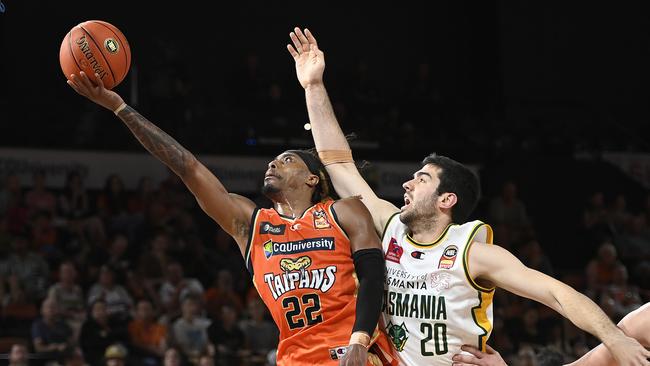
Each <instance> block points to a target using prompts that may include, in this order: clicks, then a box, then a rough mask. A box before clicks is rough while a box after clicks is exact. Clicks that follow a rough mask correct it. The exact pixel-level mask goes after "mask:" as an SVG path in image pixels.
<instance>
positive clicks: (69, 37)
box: [65, 28, 81, 78]
mask: <svg viewBox="0 0 650 366" xmlns="http://www.w3.org/2000/svg"><path fill="white" fill-rule="evenodd" d="M72 30H74V28H73V29H72ZM72 30H71V31H70V32H68V34H67V35H66V37H67V38H68V51H70V56H71V57H72V59H73V60H74V63H75V65H77V68H78V69H79V71H81V65H79V61H77V58H76V57H74V52H72ZM65 77H66V78H68V77H70V75H66V76H65Z"/></svg>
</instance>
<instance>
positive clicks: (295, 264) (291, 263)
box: [280, 255, 311, 272]
mask: <svg viewBox="0 0 650 366" xmlns="http://www.w3.org/2000/svg"><path fill="white" fill-rule="evenodd" d="M309 266H311V258H309V257H308V256H306V255H305V256H302V257H300V258H296V259H291V258H282V259H281V260H280V269H282V270H283V271H284V272H291V271H301V272H303V271H304V270H305V269H307V268H308V267H309Z"/></svg>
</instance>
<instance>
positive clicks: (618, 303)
mask: <svg viewBox="0 0 650 366" xmlns="http://www.w3.org/2000/svg"><path fill="white" fill-rule="evenodd" d="M627 279H628V274H627V268H626V267H625V266H624V265H618V266H616V268H615V269H614V275H613V278H612V284H611V285H609V286H606V287H605V289H604V292H605V293H607V294H608V295H609V296H611V297H612V299H613V300H614V305H613V306H614V309H613V312H614V316H613V319H614V321H619V320H621V319H623V317H624V316H625V315H627V314H628V313H630V312H632V311H633V310H635V309H637V308H638V307H639V306H641V304H642V302H641V296H640V294H639V289H638V287H636V286H634V285H630V284H628V282H627Z"/></svg>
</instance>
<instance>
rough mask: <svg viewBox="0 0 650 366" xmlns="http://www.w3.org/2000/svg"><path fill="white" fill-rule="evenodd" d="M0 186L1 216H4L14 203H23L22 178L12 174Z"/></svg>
mask: <svg viewBox="0 0 650 366" xmlns="http://www.w3.org/2000/svg"><path fill="white" fill-rule="evenodd" d="M2 183H3V184H2V185H1V186H0V216H4V215H5V214H6V213H7V210H8V209H9V207H10V204H11V202H12V201H16V200H18V201H19V202H20V201H22V196H23V190H22V185H21V184H20V177H19V176H18V175H17V174H15V173H11V174H8V175H7V176H5V177H4V179H2Z"/></svg>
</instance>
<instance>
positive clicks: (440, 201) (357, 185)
mask: <svg viewBox="0 0 650 366" xmlns="http://www.w3.org/2000/svg"><path fill="white" fill-rule="evenodd" d="M351 36H352V37H354V35H353V34H351ZM290 38H291V43H292V44H289V45H287V48H288V50H289V53H290V54H291V56H292V57H293V59H294V61H295V67H296V74H297V77H298V81H299V82H300V84H301V86H302V87H303V88H304V89H305V98H306V102H307V110H308V113H309V119H310V122H311V126H312V132H313V137H314V141H315V144H316V148H317V150H318V152H319V155H320V158H321V161H322V162H323V164H324V165H325V166H326V168H327V171H328V173H329V174H330V177H331V179H332V183H333V185H334V188H335V189H336V191H337V193H338V194H339V195H341V196H342V197H352V196H360V197H362V202H363V203H364V204H365V205H366V207H368V209H369V210H370V212H371V213H372V216H373V220H374V224H375V229H376V230H377V232H380V233H381V234H382V235H381V237H382V249H383V250H384V253H385V259H386V262H385V263H386V266H387V280H386V284H385V291H386V295H385V299H384V301H385V302H384V308H383V312H382V326H383V327H385V329H386V331H387V332H388V335H389V337H390V339H391V341H392V344H393V345H394V347H395V350H396V351H397V352H396V355H397V357H398V358H399V361H400V363H401V364H405V365H445V366H447V365H450V364H452V362H453V360H452V357H453V356H454V355H455V354H457V353H459V352H461V346H462V345H464V344H472V345H474V346H475V347H477V348H479V349H485V347H486V341H487V339H488V337H489V336H490V332H491V331H492V324H491V323H492V298H493V295H494V291H495V288H496V287H501V288H503V289H505V290H508V291H510V292H512V293H514V294H517V295H519V296H523V297H527V298H529V299H532V300H535V301H538V302H540V303H543V304H545V305H547V306H549V307H551V308H552V309H554V310H555V311H557V312H558V313H560V314H562V315H563V316H564V317H566V318H568V319H569V320H571V321H572V322H573V323H574V324H575V325H576V326H578V327H579V328H581V329H583V330H585V331H587V332H589V333H591V334H593V335H595V336H596V337H597V338H599V339H600V340H601V341H603V343H604V344H605V346H606V347H607V348H608V349H609V351H610V352H611V353H612V355H613V357H614V359H616V361H617V362H618V363H619V364H620V365H623V366H637V365H650V362H648V361H647V360H646V357H649V356H650V352H649V351H647V350H646V349H644V348H643V347H642V346H641V345H640V344H639V342H638V341H636V340H635V339H633V338H630V337H628V336H626V335H625V334H624V333H623V332H622V331H621V330H620V329H619V328H617V327H616V326H615V325H614V324H613V323H612V322H611V320H610V319H609V318H608V317H607V315H606V314H605V313H604V312H603V311H602V310H601V309H600V308H599V307H598V306H597V305H596V304H594V303H593V301H591V300H590V299H589V298H587V297H586V296H584V295H582V294H580V293H579V292H577V291H575V290H574V289H573V288H571V287H569V286H567V285H566V284H564V283H562V282H560V281H557V280H555V279H553V278H551V277H549V276H547V275H545V274H543V273H540V272H538V271H535V270H533V269H530V268H528V267H526V266H524V265H523V264H522V263H521V262H520V261H519V260H518V259H517V258H516V257H515V256H513V255H512V254H511V253H510V252H508V251H507V250H505V249H503V248H501V247H499V246H497V245H492V244H491V243H492V230H491V229H490V227H489V226H488V225H486V224H484V223H482V222H480V221H471V222H465V221H466V220H467V217H468V216H469V214H470V213H471V211H472V210H473V209H474V207H475V206H476V203H477V201H478V197H479V192H480V182H479V179H478V177H477V176H476V175H475V174H473V173H472V172H471V170H469V168H467V167H465V166H464V165H462V164H460V163H459V162H456V161H454V160H452V159H450V158H447V157H444V156H438V155H435V154H432V155H430V156H428V157H426V158H425V159H424V161H423V163H422V168H421V169H419V170H418V171H417V172H415V173H414V174H413V178H412V179H409V180H408V181H406V182H405V183H404V184H403V185H402V187H403V188H404V205H403V206H402V207H401V208H397V207H395V206H394V205H393V204H392V203H390V202H388V201H385V200H382V199H380V198H378V197H377V195H376V194H375V193H374V192H373V190H372V188H371V187H370V186H369V185H368V184H367V183H366V181H365V180H364V179H363V177H362V176H361V174H360V173H359V171H358V170H357V168H356V166H355V164H354V160H353V158H352V153H351V151H350V146H349V144H348V142H347V140H346V138H345V135H344V134H343V132H342V131H341V128H340V127H339V125H338V121H337V120H336V116H335V114H334V111H333V109H332V105H331V103H330V101H329V97H328V95H327V91H326V89H325V86H324V83H323V72H324V70H325V58H324V54H323V52H322V51H320V49H319V47H318V43H317V42H316V39H315V38H314V36H313V35H312V34H311V33H310V32H309V31H308V30H305V31H304V32H303V31H301V30H300V28H295V29H294V32H291V33H290ZM355 41H363V40H355ZM432 309H436V311H433V310H432Z"/></svg>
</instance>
